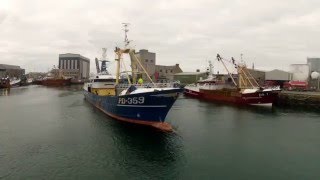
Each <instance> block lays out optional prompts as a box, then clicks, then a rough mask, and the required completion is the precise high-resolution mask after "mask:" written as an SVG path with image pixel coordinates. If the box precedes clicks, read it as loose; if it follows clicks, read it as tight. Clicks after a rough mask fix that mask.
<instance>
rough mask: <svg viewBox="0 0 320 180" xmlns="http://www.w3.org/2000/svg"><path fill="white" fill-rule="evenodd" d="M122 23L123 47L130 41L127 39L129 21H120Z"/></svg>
mask: <svg viewBox="0 0 320 180" xmlns="http://www.w3.org/2000/svg"><path fill="white" fill-rule="evenodd" d="M122 24H123V28H124V29H123V31H124V47H127V46H128V45H129V43H130V41H129V39H128V34H127V33H128V32H129V29H128V27H129V25H130V23H122Z"/></svg>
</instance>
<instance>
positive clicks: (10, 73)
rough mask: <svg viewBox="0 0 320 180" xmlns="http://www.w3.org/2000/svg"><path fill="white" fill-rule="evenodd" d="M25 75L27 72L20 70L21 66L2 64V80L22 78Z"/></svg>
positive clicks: (0, 75) (0, 76) (0, 68)
mask: <svg viewBox="0 0 320 180" xmlns="http://www.w3.org/2000/svg"><path fill="white" fill-rule="evenodd" d="M24 74H25V70H24V69H22V68H20V66H15V65H8V64H0V78H3V77H10V78H13V77H16V78H21V76H22V75H24Z"/></svg>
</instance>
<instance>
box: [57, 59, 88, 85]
mask: <svg viewBox="0 0 320 180" xmlns="http://www.w3.org/2000/svg"><path fill="white" fill-rule="evenodd" d="M59 69H62V73H63V75H64V76H67V77H72V78H75V79H88V78H89V76H90V59H89V58H86V57H84V56H81V55H80V54H72V53H67V54H59Z"/></svg>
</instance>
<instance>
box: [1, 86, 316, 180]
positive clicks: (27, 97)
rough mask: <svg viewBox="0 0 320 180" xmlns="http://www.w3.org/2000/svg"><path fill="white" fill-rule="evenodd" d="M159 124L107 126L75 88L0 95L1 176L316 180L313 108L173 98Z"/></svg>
mask: <svg viewBox="0 0 320 180" xmlns="http://www.w3.org/2000/svg"><path fill="white" fill-rule="evenodd" d="M166 120H167V122H169V123H171V124H172V125H173V127H174V129H175V132H174V133H163V132H159V131H157V130H154V129H152V128H149V127H141V126H138V125H132V124H126V123H122V122H119V121H115V120H112V119H111V118H109V117H107V116H106V115H105V114H103V113H102V112H100V111H99V110H97V109H95V108H94V107H93V106H91V105H90V104H89V103H87V102H86V101H85V100H84V98H83V94H82V91H81V86H70V87H64V88H48V87H42V86H29V87H20V88H15V89H14V88H13V89H11V90H10V92H8V91H5V90H0V179H196V178H199V179H319V178H320V171H319V165H320V112H315V111H307V110H301V109H279V108H273V109H265V108H239V107H235V106H229V105H224V104H214V103H208V102H203V101H199V100H196V99H190V98H185V97H183V96H181V97H180V98H179V99H178V100H177V101H176V103H175V105H174V107H173V108H172V109H171V110H170V112H169V114H168V116H167V118H166Z"/></svg>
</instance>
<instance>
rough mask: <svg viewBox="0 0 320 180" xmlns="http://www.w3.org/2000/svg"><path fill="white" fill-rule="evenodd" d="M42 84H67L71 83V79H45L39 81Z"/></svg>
mask: <svg viewBox="0 0 320 180" xmlns="http://www.w3.org/2000/svg"><path fill="white" fill-rule="evenodd" d="M41 84H42V85H44V86H67V85H70V84H71V79H45V80H42V81H41Z"/></svg>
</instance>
